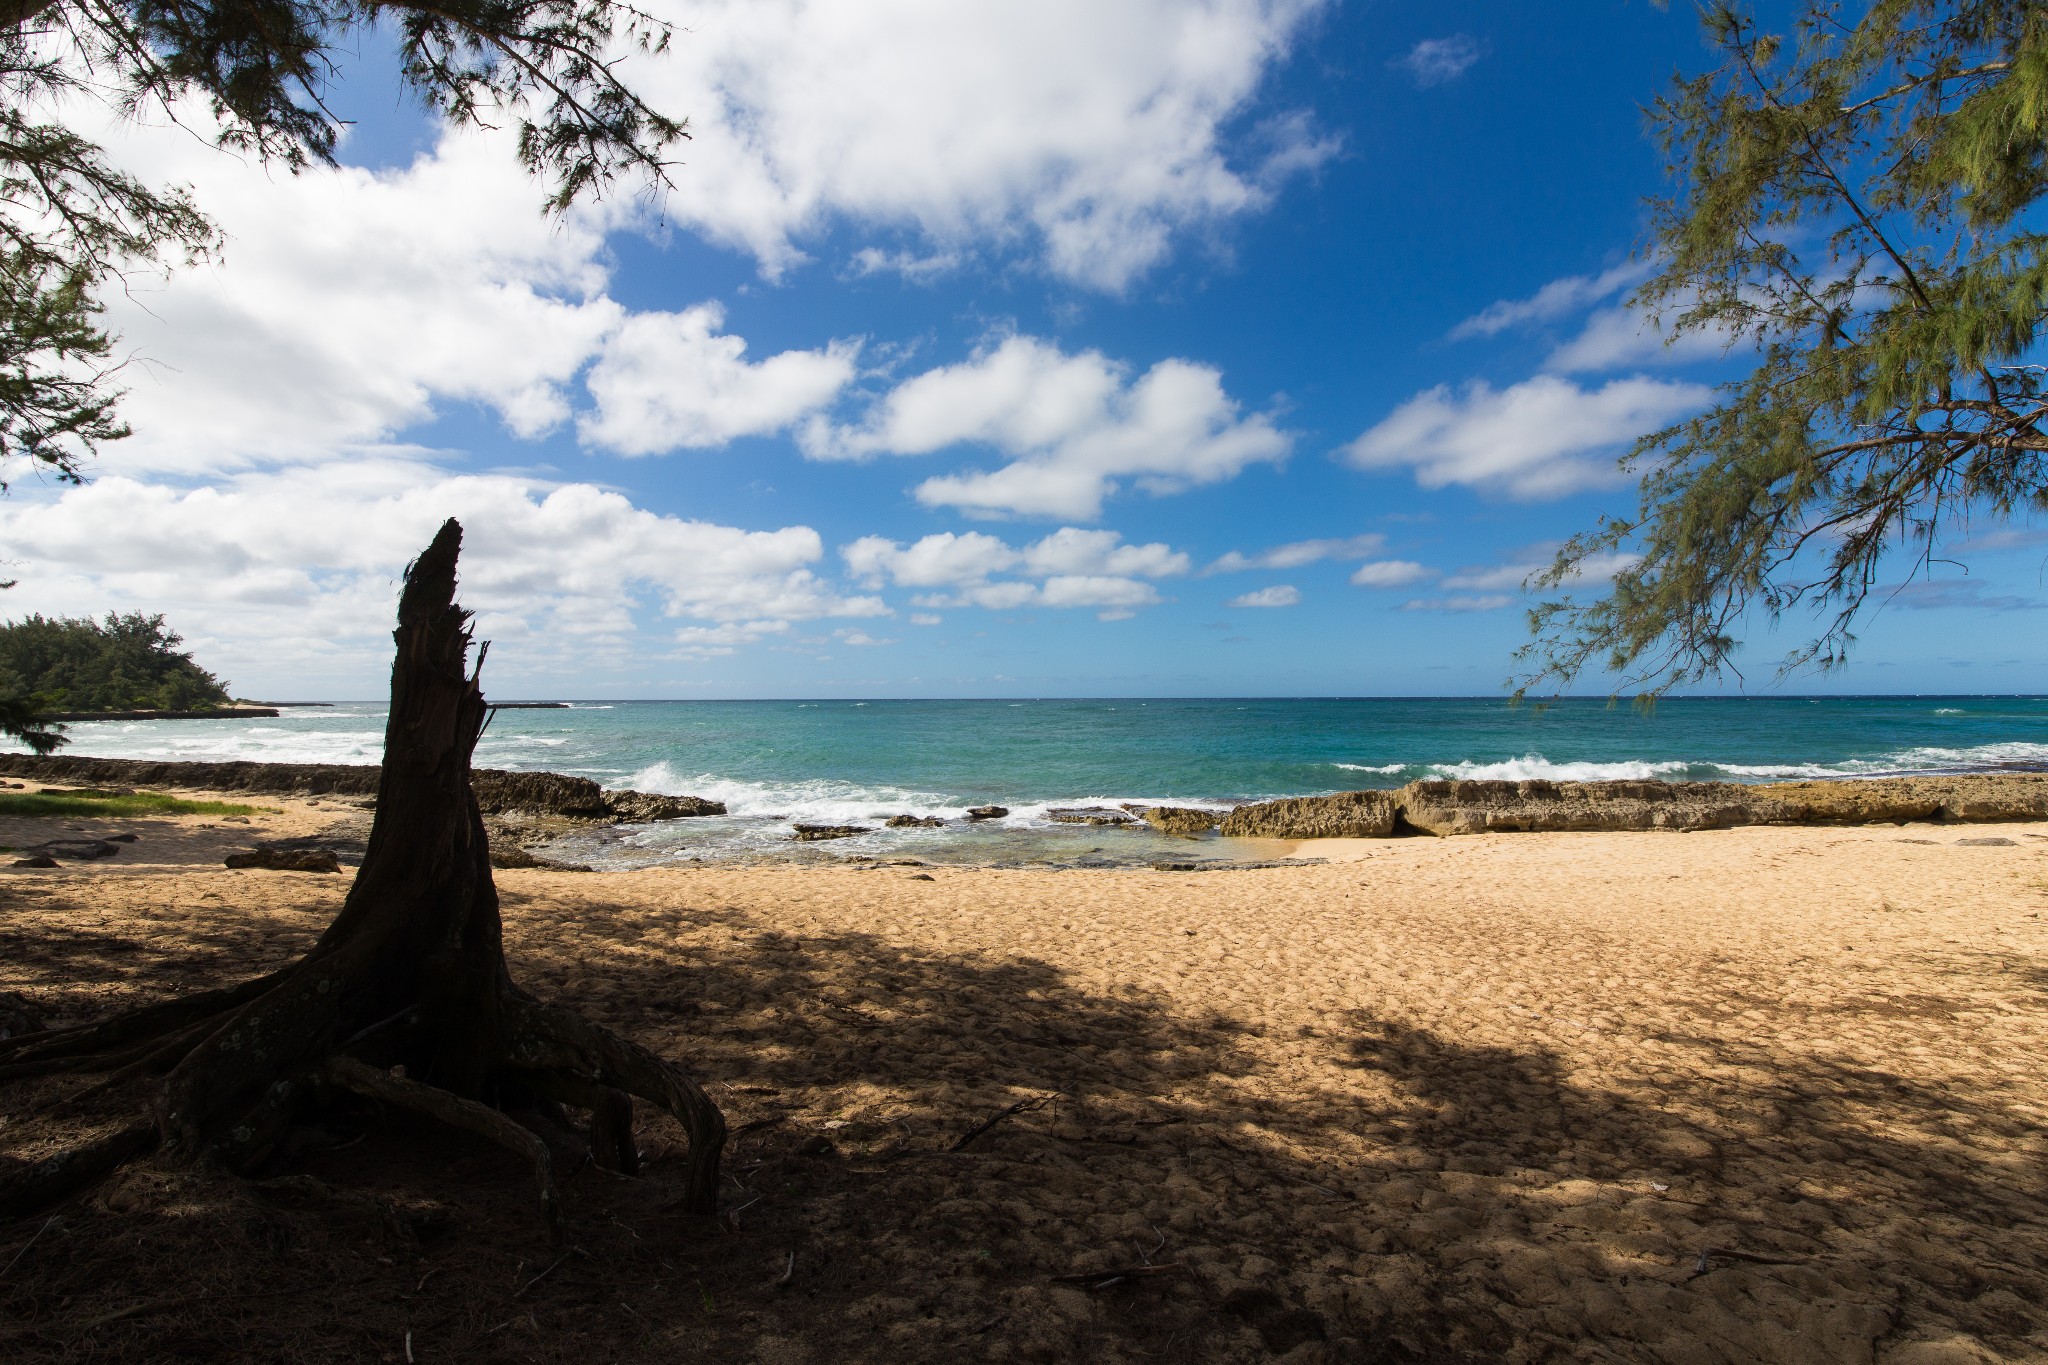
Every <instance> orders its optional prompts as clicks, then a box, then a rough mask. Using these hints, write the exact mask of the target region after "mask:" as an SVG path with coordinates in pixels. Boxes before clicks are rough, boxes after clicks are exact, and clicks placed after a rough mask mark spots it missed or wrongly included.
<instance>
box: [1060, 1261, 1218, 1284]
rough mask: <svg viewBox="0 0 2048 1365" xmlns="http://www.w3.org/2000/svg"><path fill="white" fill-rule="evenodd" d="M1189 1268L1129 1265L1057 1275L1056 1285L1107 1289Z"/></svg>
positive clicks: (1176, 1272)
mask: <svg viewBox="0 0 2048 1365" xmlns="http://www.w3.org/2000/svg"><path fill="white" fill-rule="evenodd" d="M1186 1269H1187V1267H1186V1266H1184V1265H1182V1264H1181V1263H1180V1262H1178V1261H1175V1262H1173V1263H1172V1264H1171V1265H1127V1266H1125V1267H1124V1268H1123V1269H1121V1270H1090V1271H1084V1272H1082V1273H1079V1274H1074V1275H1055V1276H1053V1277H1052V1282H1053V1283H1054V1284H1078V1285H1082V1286H1085V1287H1086V1288H1089V1289H1107V1288H1109V1287H1110V1286H1111V1285H1113V1284H1122V1283H1123V1282H1124V1281H1125V1280H1139V1279H1144V1278H1145V1277H1147V1276H1150V1275H1178V1274H1180V1273H1181V1272H1182V1271H1183V1270H1186Z"/></svg>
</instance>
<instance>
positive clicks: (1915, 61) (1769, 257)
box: [1518, 0, 2048, 691]
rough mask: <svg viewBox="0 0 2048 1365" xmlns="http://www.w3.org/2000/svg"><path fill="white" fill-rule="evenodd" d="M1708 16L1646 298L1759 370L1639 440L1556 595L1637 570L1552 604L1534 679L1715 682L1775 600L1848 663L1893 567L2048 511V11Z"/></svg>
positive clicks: (1805, 654) (1917, 562) (1879, 2)
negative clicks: (1595, 673)
mask: <svg viewBox="0 0 2048 1365" xmlns="http://www.w3.org/2000/svg"><path fill="white" fill-rule="evenodd" d="M1703 14H1704V18H1705V22H1706V27H1707V32H1708V35H1709V37H1710V38H1711V40H1712V43H1713V45H1714V47H1715V49H1716V51H1717V52H1718V54H1719V56H1720V58H1721V59H1722V63H1721V65H1720V66H1718V67H1717V68H1716V69H1714V70H1712V71H1709V72H1707V73H1706V74H1704V75H1700V76H1697V77H1693V78H1690V79H1681V80H1680V81H1678V82H1677V83H1676V85H1675V87H1674V88H1673V89H1672V90H1671V92H1670V93H1669V94H1667V95H1666V96H1665V97H1664V98H1662V99H1660V100H1658V101H1657V102H1656V104H1655V105H1654V107H1653V108H1652V110H1651V115H1652V122H1653V125H1654V127H1655V129H1656V130H1657V132H1658V134H1659V135H1660V137H1661V140H1662V143H1663V145H1664V147H1665V148H1666V149H1667V152H1668V155H1669V158H1670V161H1671V171H1672V174H1673V176H1674V178H1675V179H1676V180H1677V181H1678V188H1677V190H1676V192H1675V193H1674V194H1673V196H1672V197H1670V198H1669V199H1666V200H1662V201H1655V202H1654V203H1653V209H1654V212H1655V216H1654V224H1655V238H1654V252H1655V257H1656V260H1657V261H1658V263H1659V264H1660V266H1661V270H1660V271H1659V273H1658V274H1657V275H1656V276H1655V278H1653V279H1652V280H1650V281H1649V283H1648V284H1646V285H1645V286H1644V287H1643V289H1642V290H1641V291H1640V293H1639V294H1638V296H1637V300H1636V302H1637V305H1638V306H1639V307H1642V308H1644V309H1645V310H1646V311H1648V312H1651V313H1652V314H1655V315H1657V316H1660V317H1661V318H1662V319H1663V320H1664V322H1665V323H1666V325H1667V326H1669V327H1671V328H1672V329H1673V330H1675V332H1677V333H1679V334H1684V333H1694V332H1704V333H1708V334H1710V335H1716V336H1721V337H1724V338H1725V339H1726V340H1727V341H1728V343H1729V345H1730V346H1731V347H1753V348H1754V350H1755V354H1756V364H1755V367H1754V369H1753V370H1751V371H1750V373H1749V374H1748V376H1747V377H1746V378H1744V379H1741V380H1739V381H1737V382H1734V383H1732V384H1729V385H1727V386H1726V387H1724V389H1723V390H1722V391H1721V394H1720V399H1719V402H1718V403H1717V405H1716V406H1715V407H1714V408H1713V409H1712V410H1711V411H1709V412H1707V413H1705V414H1703V415H1701V416H1699V417H1696V418H1693V419H1692V420H1690V421H1687V422H1683V423H1680V424H1678V425H1676V426H1673V427H1671V428H1669V429H1667V430H1664V431H1660V432H1656V433H1654V434H1652V435H1649V436H1647V437H1645V438H1643V439H1642V440H1641V441H1640V442H1638V443H1637V445H1636V447H1635V449H1634V450H1633V451H1632V452H1631V453H1630V455H1629V456H1628V457H1627V458H1626V460H1625V464H1626V466H1627V467H1629V468H1631V469H1632V470H1635V471H1636V472H1638V473H1639V474H1640V475H1641V478H1642V484H1641V499H1640V503H1639V506H1638V509H1637V511H1636V512H1635V514H1634V515H1632V516H1630V517H1626V518H1619V519H1610V520H1607V521H1604V522H1603V523H1602V524H1601V525H1600V527H1599V528H1598V529H1597V530H1595V531H1593V532H1591V533H1588V534H1586V535H1582V536H1579V537H1577V538H1575V539H1573V540H1572V541H1571V542H1570V543H1569V544H1567V546H1566V547H1565V549H1564V550H1563V552H1562V553H1561V554H1560V555H1559V557H1558V559H1557V561H1556V563H1555V564H1554V565H1553V566H1552V567H1551V568H1550V569H1549V570H1547V571H1546V572H1545V573H1543V574H1541V575H1539V576H1538V577H1537V579H1536V580H1535V581H1534V586H1537V587H1539V588H1546V589H1557V588H1561V587H1562V588H1567V589H1568V588H1569V586H1570V585H1571V584H1572V583H1573V581H1574V580H1575V579H1576V578H1577V577H1578V574H1579V571H1580V569H1581V566H1582V565H1584V564H1585V563H1586V561H1587V560H1588V559H1589V558H1591V557H1593V556H1596V555H1611V554H1614V553H1616V552H1622V553H1625V554H1632V555H1635V556H1637V558H1636V559H1635V560H1634V563H1633V567H1631V568H1628V569H1626V570H1625V571H1624V572H1622V573H1620V574H1619V575H1617V576H1616V577H1615V578H1614V580H1613V586H1612V589H1611V591H1609V592H1608V594H1607V595H1606V596H1605V597H1603V598H1598V599H1595V600H1582V599H1579V598H1575V597H1572V596H1569V595H1566V596H1562V597H1560V598H1558V599H1557V600H1551V601H1546V602H1544V603H1543V604H1542V605H1540V606H1539V607H1537V608H1536V609H1535V611H1533V612H1532V613H1531V625H1532V630H1533V634H1534V640H1533V641H1532V643H1531V644H1530V645H1529V646H1528V647H1527V648H1525V650H1524V651H1523V654H1522V658H1523V659H1524V661H1525V662H1526V663H1527V664H1528V665H1529V671H1528V672H1527V674H1526V675H1525V676H1523V677H1522V678H1520V679H1519V680H1518V681H1519V683H1520V684H1521V687H1522V690H1523V691H1527V690H1528V689H1529V688H1531V687H1535V686H1540V685H1545V684H1550V683H1556V684H1562V683H1566V682H1569V681H1570V680H1571V679H1572V678H1574V677H1576V676H1577V675H1579V674H1580V673H1581V672H1582V671H1583V670H1585V669H1586V668H1589V667H1591V668H1605V669H1609V670H1611V671H1613V672H1614V673H1615V674H1617V675H1619V676H1620V677H1621V679H1622V683H1621V686H1622V687H1623V688H1643V689H1647V690H1650V691H1657V690H1662V689H1664V688H1668V687H1671V686H1673V685H1679V684H1684V683H1688V682H1693V681H1696V680H1699V679H1701V678H1704V677H1709V676H1713V675H1716V674H1719V673H1720V672H1722V671H1723V670H1724V669H1728V668H1729V667H1730V662H1729V660H1730V655H1731V653H1732V651H1733V650H1734V649H1735V648H1736V645H1737V644H1738V641H1737V640H1736V639H1735V638H1734V631H1735V629H1736V627H1737V624H1738V622H1739V620H1740V618H1741V617H1742V616H1743V615H1744V613H1746V612H1749V611H1751V610H1752V609H1760V610H1761V611H1762V612H1763V613H1764V614H1765V615H1766V616H1768V617H1770V618H1772V619H1776V618H1777V617H1779V616H1781V615H1783V614H1784V613H1786V612H1787V611H1789V610H1792V609H1794V608H1805V609H1810V610H1813V611H1814V612H1816V613H1817V616H1818V623H1819V624H1818V629H1817V632H1816V635H1815V638H1813V639H1811V640H1810V641H1808V642H1807V643H1806V644H1805V645H1803V646H1802V647H1801V648H1799V649H1798V650H1797V651H1795V652H1794V653H1793V654H1792V655H1791V656H1790V657H1789V658H1788V659H1787V660H1786V664H1785V666H1786V667H1787V668H1795V667H1801V666H1807V665H1818V666H1820V667H1828V666H1832V665H1836V664H1839V663H1840V662H1841V661H1842V660H1843V658H1844V652H1845V650H1846V649H1847V647H1848V646H1849V645H1850V643H1851V642H1852V640H1853V636H1852V634H1851V632H1850V626H1851V624H1852V623H1853V621H1854V618H1855V616H1856V614H1857V612H1858V611H1859V609H1860V608H1862V607H1863V605H1864V604H1865V601H1866V599H1867V598H1868V597H1869V595H1870V593H1871V591H1872V589H1873V587H1874V586H1875V585H1876V584H1877V583H1878V581H1879V579H1878V574H1879V568H1880V564H1881V563H1884V562H1887V561H1891V560H1894V559H1897V560H1902V561H1904V562H1905V563H1907V564H1908V565H1909V566H1910V567H1909V569H1908V572H1912V571H1915V570H1918V569H1920V568H1924V567H1925V566H1926V564H1927V562H1928V561H1929V559H1930V558H1932V557H1933V556H1934V555H1936V554H1937V553H1938V552H1939V548H1940V546H1941V544H1942V543H1943V541H1944V539H1945V538H1947V537H1949V536H1951V535H1953V534H1955V533H1956V532H1958V531H1959V530H1960V529H1961V527H1962V526H1963V525H1964V524H1966V523H1967V522H1969V521H1970V520H1972V519H1978V518H1987V517H1988V518H2006V517H2011V516H2014V515H2019V514H2025V513H2027V512H2029V511H2031V510H2033V509H2036V508H2040V507H2043V506H2048V464H2044V462H2043V454H2044V452H2048V434H2044V433H2043V431H2042V429H2041V423H2042V420H2043V418H2044V416H2048V384H2044V373H2048V372H2044V370H2043V368H2042V367H2041V366H2040V365H2038V364H2033V363H2030V362H2032V361H2034V360H2035V359H2037V358H2038V357H2037V355H2036V354H2035V352H2034V346H2035V340H2036V338H2037V336H2038V335H2039V332H2040V328H2041V321H2042V317H2043V303H2044V299H2048V260H2044V253H2043V244H2044V238H2043V236H2042V233H2041V231H2040V229H2041V227H2042V223H2041V216H2040V212H2039V208H2038V205H2039V203H2040V200H2041V196H2042V191H2043V189H2044V187H2048V7H2044V6H2042V5H2040V4H2036V3H2025V4H2021V3H2012V0H1873V2H1872V3H1867V4H1863V5H1859V6H1853V7H1852V6H1844V5H1839V4H1826V3H1810V4H1808V5H1807V6H1806V7H1805V8H1804V10H1803V11H1802V12H1801V17H1800V19H1799V22H1798V23H1797V24H1796V25H1795V26H1794V27H1793V29H1792V30H1791V31H1790V32H1789V33H1787V34H1784V35H1778V34H1772V33H1769V32H1766V31H1764V29H1763V28H1762V27H1760V26H1759V24H1758V23H1757V22H1756V20H1755V19H1754V18H1753V17H1752V15H1751V14H1750V13H1749V12H1748V11H1747V10H1746V8H1744V7H1741V6H1738V5H1735V4H1730V3H1713V4H1709V5H1707V6H1705V7H1704V9H1703Z"/></svg>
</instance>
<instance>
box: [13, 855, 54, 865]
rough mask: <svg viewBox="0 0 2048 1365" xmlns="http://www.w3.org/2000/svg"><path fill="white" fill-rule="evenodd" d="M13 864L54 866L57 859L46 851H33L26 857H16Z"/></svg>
mask: <svg viewBox="0 0 2048 1365" xmlns="http://www.w3.org/2000/svg"><path fill="white" fill-rule="evenodd" d="M14 865H15V866H16V867H55V866H57V860H56V859H55V858H52V857H51V856H50V855H49V854H47V853H35V854H31V855H30V856H28V857H26V858H16V859H15V860H14Z"/></svg>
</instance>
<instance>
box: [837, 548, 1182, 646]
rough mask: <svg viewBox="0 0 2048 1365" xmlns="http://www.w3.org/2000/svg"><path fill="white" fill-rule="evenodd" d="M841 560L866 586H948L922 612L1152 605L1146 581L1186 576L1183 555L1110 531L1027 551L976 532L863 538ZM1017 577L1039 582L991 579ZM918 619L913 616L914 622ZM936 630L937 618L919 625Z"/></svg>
mask: <svg viewBox="0 0 2048 1365" xmlns="http://www.w3.org/2000/svg"><path fill="white" fill-rule="evenodd" d="M840 555H841V557H842V558H844V559H845V561H846V566H847V569H848V571H849V572H851V573H852V575H853V576H854V577H855V578H856V579H858V580H860V581H861V582H862V583H865V584H867V585H868V586H870V587H881V586H883V585H884V584H893V585H895V586H897V587H904V588H948V589H951V590H952V591H950V592H939V593H927V594H925V595H923V596H920V597H918V598H917V599H916V601H917V604H918V605H919V606H925V607H985V608H988V609H990V610H993V611H1013V610H1016V609H1018V608H1022V607H1031V606H1043V607H1109V608H1117V609H1123V610H1124V611H1125V612H1126V614H1128V612H1129V610H1130V609H1134V608H1137V607H1149V606H1152V605H1154V604H1155V603H1157V602H1158V601H1159V593H1158V590H1157V589H1155V588H1154V587H1153V586H1152V585H1151V584H1149V583H1146V582H1142V581H1140V580H1142V579H1144V578H1170V577H1174V576H1177V575H1179V574H1184V573H1186V572H1187V571H1188V567H1189V565H1188V557H1187V556H1186V555H1185V554H1182V553H1181V552H1179V551H1177V550H1175V549H1173V548H1172V547H1170V546H1167V545H1163V544H1158V543H1154V544H1150V545H1127V544H1125V543H1123V538H1122V537H1120V536H1119V535H1117V533H1116V532H1114V531H1086V530H1081V529H1078V528H1076V527H1072V526H1067V527H1062V528H1061V529H1060V530H1057V531H1055V532H1053V533H1052V534H1051V535H1049V536H1046V537H1044V538H1043V539H1041V540H1038V541H1035V542H1033V543H1031V544H1029V545H1020V546H1014V547H1013V546H1011V545H1009V544H1007V543H1006V542H1004V541H1002V540H999V539H997V538H996V537H994V536H988V535H983V534H981V533H980V532H978V531H970V532H967V533H966V534H964V535H963V534H956V533H954V532H952V531H943V532H940V533H939V534H937V535H929V536H926V537H924V538H923V539H921V540H918V541H914V542H912V543H911V544H909V545H903V544H900V543H898V542H897V541H893V540H888V539H885V538H884V537H881V536H863V537H862V538H861V539H859V540H856V541H854V542H853V543H852V544H850V545H847V546H845V547H843V548H842V549H841V550H840ZM1004 573H1017V574H1024V575H1028V576H1030V577H1033V578H1038V579H1040V580H1041V581H1039V582H1036V583H1033V582H1028V581H1025V580H1023V579H1017V578H1007V579H995V578H994V575H996V574H1004ZM912 619H913V620H917V618H914V617H913V618H912ZM917 623H918V624H920V625H925V624H929V625H937V624H938V618H937V617H933V618H931V619H930V620H929V621H918V622H917Z"/></svg>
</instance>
